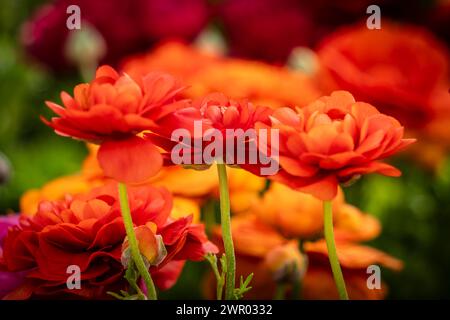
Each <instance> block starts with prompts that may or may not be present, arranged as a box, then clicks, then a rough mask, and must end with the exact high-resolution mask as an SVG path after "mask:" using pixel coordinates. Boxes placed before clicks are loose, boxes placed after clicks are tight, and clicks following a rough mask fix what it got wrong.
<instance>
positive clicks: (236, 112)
mask: <svg viewBox="0 0 450 320" xmlns="http://www.w3.org/2000/svg"><path fill="white" fill-rule="evenodd" d="M272 112H273V111H272V109H270V108H269V107H263V106H255V105H253V104H252V103H250V102H248V101H234V100H231V99H228V98H227V97H226V96H225V95H223V94H221V93H213V94H210V95H207V96H206V97H204V98H202V99H199V100H196V101H194V102H193V103H192V106H191V107H189V108H185V109H183V110H182V111H179V112H176V113H173V114H172V115H171V116H168V117H167V118H166V119H165V120H164V121H162V122H161V127H163V128H162V129H159V131H160V132H162V131H165V132H166V137H168V136H169V134H170V133H171V132H173V131H174V130H175V129H181V130H187V131H186V133H188V134H189V135H190V137H191V139H190V141H185V140H183V141H179V140H176V141H175V140H174V139H171V141H168V139H167V138H166V139H161V137H155V135H153V134H148V135H147V137H148V138H149V139H154V140H155V141H158V142H159V144H160V145H161V146H162V147H163V148H164V149H165V150H166V151H169V152H170V151H173V152H175V149H173V148H174V147H175V144H176V143H178V142H181V143H182V144H184V145H185V146H186V145H187V146H186V147H188V148H183V150H179V151H180V152H179V153H178V151H176V152H177V154H179V155H180V156H181V157H183V156H184V157H183V158H184V159H185V160H186V162H189V164H207V165H210V164H211V162H212V161H214V160H217V159H218V158H220V159H223V161H224V162H225V163H226V164H241V163H240V161H238V160H241V162H245V160H246V158H247V157H248V156H249V155H248V149H249V145H251V144H252V143H254V142H255V141H254V140H255V139H256V134H255V135H254V136H253V135H252V134H251V132H249V131H248V130H249V129H250V130H252V129H254V128H255V124H256V123H258V122H261V123H266V124H268V123H269V122H270V118H269V116H270V114H272ZM181 115H184V116H185V120H186V119H190V120H191V121H183V122H181V121H179V120H178V121H177V120H174V119H173V117H174V116H175V117H176V118H177V119H182V116H181ZM194 119H197V120H198V121H197V122H196V123H197V124H198V127H195V122H194V121H193V120H194ZM193 124H194V126H192V125H193ZM174 125H177V126H174ZM213 145H214V147H213ZM227 145H229V146H233V150H230V147H227ZM215 147H217V148H215ZM255 148H256V144H255ZM214 149H216V151H217V150H219V152H221V154H218V152H215V151H213V150H214ZM186 150H188V152H189V154H188V155H186V154H185V152H187V151H186ZM209 151H212V152H211V155H212V159H208V160H206V158H205V157H206V155H205V153H207V152H208V154H209ZM202 154H203V156H202ZM240 155H243V157H244V158H245V159H238V157H239V156H240ZM188 159H189V160H188Z"/></svg>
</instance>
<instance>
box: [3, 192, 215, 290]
mask: <svg viewBox="0 0 450 320" xmlns="http://www.w3.org/2000/svg"><path fill="white" fill-rule="evenodd" d="M128 194H129V201H130V208H131V214H132V218H133V221H134V224H135V226H136V227H139V226H144V225H152V228H153V229H154V230H155V233H156V234H157V235H158V236H160V237H161V238H162V242H163V243H164V246H165V249H166V250H167V255H166V256H165V258H164V260H163V261H162V262H161V263H159V264H158V265H157V266H153V267H151V268H150V272H151V274H152V276H153V278H154V279H155V283H156V284H157V285H158V286H159V287H160V288H161V289H165V288H168V287H170V286H171V285H173V284H174V282H175V280H176V278H177V277H178V275H179V273H180V271H181V268H182V266H183V261H185V260H195V261H196V260H201V259H203V256H204V255H205V254H206V253H207V252H210V251H213V252H214V251H216V247H215V246H214V245H212V244H211V243H210V242H209V241H208V240H207V238H206V236H205V234H204V230H203V226H202V225H193V224H191V221H192V216H187V217H184V218H180V219H178V220H173V219H172V218H170V217H169V214H170V211H171V208H172V199H171V196H170V193H169V192H168V191H167V190H165V189H163V188H153V187H134V188H133V187H131V188H129V191H128ZM125 237H126V233H125V229H124V225H123V221H122V216H121V213H120V204H119V200H118V194H117V185H116V184H109V185H106V186H104V187H100V188H97V189H93V190H92V191H91V192H89V193H87V194H80V195H76V196H67V197H66V198H65V199H64V200H61V201H55V202H47V201H44V202H42V203H41V204H40V206H39V209H38V211H37V212H36V214H35V215H34V216H32V217H26V216H22V217H21V221H20V225H19V226H16V227H14V228H13V229H11V230H10V231H9V233H8V235H7V237H6V238H5V244H4V252H3V257H2V258H1V259H0V265H1V266H2V268H4V269H6V270H7V271H10V272H23V271H26V272H27V274H26V279H25V282H24V283H23V284H22V285H21V286H20V287H19V288H17V289H16V290H14V291H12V292H11V293H9V294H8V296H7V298H9V299H27V298H30V297H37V298H42V297H71V296H76V297H78V298H106V297H107V294H106V292H107V291H108V290H119V289H126V284H125V281H124V280H123V272H124V267H123V265H122V263H121V256H122V252H121V249H122V245H123V243H124V240H125ZM70 265H77V266H78V267H79V268H80V271H81V289H72V290H71V289H69V288H68V287H67V286H66V281H67V278H68V276H69V274H68V273H67V268H68V266H70Z"/></svg>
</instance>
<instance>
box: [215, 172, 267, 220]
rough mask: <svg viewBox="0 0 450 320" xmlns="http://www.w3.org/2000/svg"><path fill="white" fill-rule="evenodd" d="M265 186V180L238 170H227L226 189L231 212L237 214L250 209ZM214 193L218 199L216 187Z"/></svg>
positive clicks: (217, 187)
mask: <svg viewBox="0 0 450 320" xmlns="http://www.w3.org/2000/svg"><path fill="white" fill-rule="evenodd" d="M265 186H266V179H264V178H261V177H258V176H256V175H254V174H252V173H250V172H248V171H246V170H242V169H240V168H230V169H229V170H228V189H229V193H230V205H231V212H233V213H235V214H238V213H241V212H245V211H247V210H248V209H250V208H251V207H252V206H253V205H254V204H255V203H257V202H258V200H259V198H260V193H261V192H262V190H264V188H265ZM215 193H216V195H217V197H218V195H219V186H218V185H216V190H215Z"/></svg>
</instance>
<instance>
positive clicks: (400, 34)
mask: <svg viewBox="0 0 450 320" xmlns="http://www.w3.org/2000/svg"><path fill="white" fill-rule="evenodd" d="M374 44H376V45H374ZM448 54H449V53H448V49H447V48H446V46H445V44H444V43H441V42H440V41H439V40H438V39H436V38H435V37H434V35H433V34H431V33H429V32H428V31H427V30H424V29H422V28H419V27H415V26H408V25H405V24H402V25H400V24H394V23H391V22H389V21H383V27H382V28H381V29H380V30H369V29H368V28H367V27H366V24H365V23H361V24H358V25H354V26H347V27H345V28H342V29H341V30H339V31H337V32H335V33H333V34H331V35H329V36H327V37H326V38H325V39H324V40H323V42H322V44H321V45H320V48H319V50H318V57H319V59H320V62H321V65H322V71H323V72H322V73H321V74H322V77H321V80H322V83H323V84H324V87H326V88H324V89H326V90H330V89H331V90H333V89H344V90H348V91H350V92H352V93H353V94H354V95H355V97H356V98H357V99H361V100H363V101H367V102H370V103H371V104H374V105H376V106H377V107H378V108H379V109H380V111H381V112H383V113H386V114H388V115H391V116H394V117H395V118H397V119H399V120H400V121H401V122H402V123H403V124H405V125H406V126H407V127H408V128H423V126H424V125H426V124H427V123H428V122H430V121H432V120H433V118H434V117H435V116H436V111H437V110H436V108H439V107H438V106H437V105H435V103H434V102H433V100H435V96H436V94H437V95H442V96H443V97H445V95H446V94H447V95H448V92H447V91H448V83H449V82H448V81H449V78H448V72H449V55H448ZM447 101H448V100H447ZM449 107H450V105H447V106H446V107H445V109H446V110H447V113H448V108H449Z"/></svg>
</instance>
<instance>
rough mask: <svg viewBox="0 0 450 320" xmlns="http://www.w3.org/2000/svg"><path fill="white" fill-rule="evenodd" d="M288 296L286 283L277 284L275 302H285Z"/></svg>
mask: <svg viewBox="0 0 450 320" xmlns="http://www.w3.org/2000/svg"><path fill="white" fill-rule="evenodd" d="M285 294H286V285H285V284H284V283H277V286H276V288H275V296H274V297H273V298H274V300H284V298H285Z"/></svg>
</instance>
